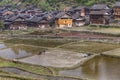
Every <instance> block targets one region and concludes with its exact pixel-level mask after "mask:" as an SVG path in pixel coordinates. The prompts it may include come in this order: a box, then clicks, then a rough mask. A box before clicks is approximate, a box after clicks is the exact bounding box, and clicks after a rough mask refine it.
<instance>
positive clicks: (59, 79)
mask: <svg viewBox="0 0 120 80" xmlns="http://www.w3.org/2000/svg"><path fill="white" fill-rule="evenodd" d="M0 70H2V71H5V72H10V73H14V74H18V75H20V76H28V77H33V78H42V79H45V80H79V79H72V78H69V77H60V76H58V77H57V76H56V77H54V76H45V75H40V74H35V73H32V72H28V71H25V70H22V69H19V68H15V67H1V68H0Z"/></svg>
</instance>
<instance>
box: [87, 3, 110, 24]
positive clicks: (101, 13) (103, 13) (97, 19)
mask: <svg viewBox="0 0 120 80" xmlns="http://www.w3.org/2000/svg"><path fill="white" fill-rule="evenodd" d="M89 18H90V24H109V21H110V18H111V9H110V7H109V6H108V5H106V4H94V5H93V6H92V7H91V8H90V14H89Z"/></svg>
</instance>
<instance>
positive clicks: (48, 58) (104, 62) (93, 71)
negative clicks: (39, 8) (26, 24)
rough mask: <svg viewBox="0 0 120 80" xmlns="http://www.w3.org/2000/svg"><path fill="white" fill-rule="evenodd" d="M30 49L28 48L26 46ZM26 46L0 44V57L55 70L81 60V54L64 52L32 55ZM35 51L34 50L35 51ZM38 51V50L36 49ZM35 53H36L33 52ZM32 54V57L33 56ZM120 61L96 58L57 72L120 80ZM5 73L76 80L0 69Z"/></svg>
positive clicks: (109, 58)
mask: <svg viewBox="0 0 120 80" xmlns="http://www.w3.org/2000/svg"><path fill="white" fill-rule="evenodd" d="M24 47H25V48H24ZM28 47H29V48H30V46H28ZM28 47H27V46H23V45H22V46H21V45H17V46H16V45H12V46H10V45H6V44H4V43H0V57H1V58H4V59H9V60H12V59H16V58H17V59H18V61H21V62H24V63H30V64H35V65H36V64H37V65H42V66H52V67H57V68H63V67H73V66H75V65H76V64H79V63H80V62H81V60H83V59H85V58H87V57H85V58H83V57H82V54H81V53H76V52H71V51H64V50H61V49H59V50H48V51H45V53H42V54H34V53H33V52H34V50H32V51H31V49H30V50H29V48H28ZM32 48H33V47H32ZM36 50H37V49H35V51H36ZM38 51H39V49H38ZM35 53H36V52H35ZM33 54H34V55H33ZM119 62H120V59H119V58H111V57H103V56H97V57H95V58H93V59H91V60H89V61H88V62H85V63H84V64H83V65H82V66H80V67H78V68H75V69H69V70H67V69H64V70H62V69H61V70H59V71H58V74H59V75H60V76H71V77H78V78H83V79H84V78H85V79H86V78H88V79H93V80H120V76H119V75H120V64H119ZM0 69H1V70H4V71H6V72H11V73H14V74H19V75H22V76H24V75H25V76H32V77H37V78H39V77H40V78H41V77H42V78H45V79H49V80H76V79H71V78H62V77H48V76H41V75H38V74H34V73H30V72H26V71H23V70H21V69H17V68H9V67H4V68H0Z"/></svg>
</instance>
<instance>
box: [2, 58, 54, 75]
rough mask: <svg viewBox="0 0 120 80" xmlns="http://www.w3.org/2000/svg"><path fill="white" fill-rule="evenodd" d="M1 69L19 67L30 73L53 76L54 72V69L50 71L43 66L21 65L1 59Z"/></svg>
mask: <svg viewBox="0 0 120 80" xmlns="http://www.w3.org/2000/svg"><path fill="white" fill-rule="evenodd" d="M0 67H17V68H20V69H23V70H26V71H29V72H33V73H37V74H45V75H53V74H52V73H53V72H52V71H54V70H53V69H52V70H51V69H49V68H47V67H42V66H33V65H27V64H20V63H14V62H11V61H5V60H2V59H0Z"/></svg>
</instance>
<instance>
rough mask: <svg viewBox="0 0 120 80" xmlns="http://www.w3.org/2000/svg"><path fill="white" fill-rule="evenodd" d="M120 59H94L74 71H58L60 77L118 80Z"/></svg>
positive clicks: (119, 79)
mask: <svg viewBox="0 0 120 80" xmlns="http://www.w3.org/2000/svg"><path fill="white" fill-rule="evenodd" d="M119 62H120V59H115V58H109V57H96V58H94V59H92V60H90V61H88V62H87V63H85V64H84V66H82V67H80V68H77V69H74V70H64V71H60V72H59V74H60V75H67V76H76V77H83V78H90V79H95V80H120V76H119V75H120V64H119Z"/></svg>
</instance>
